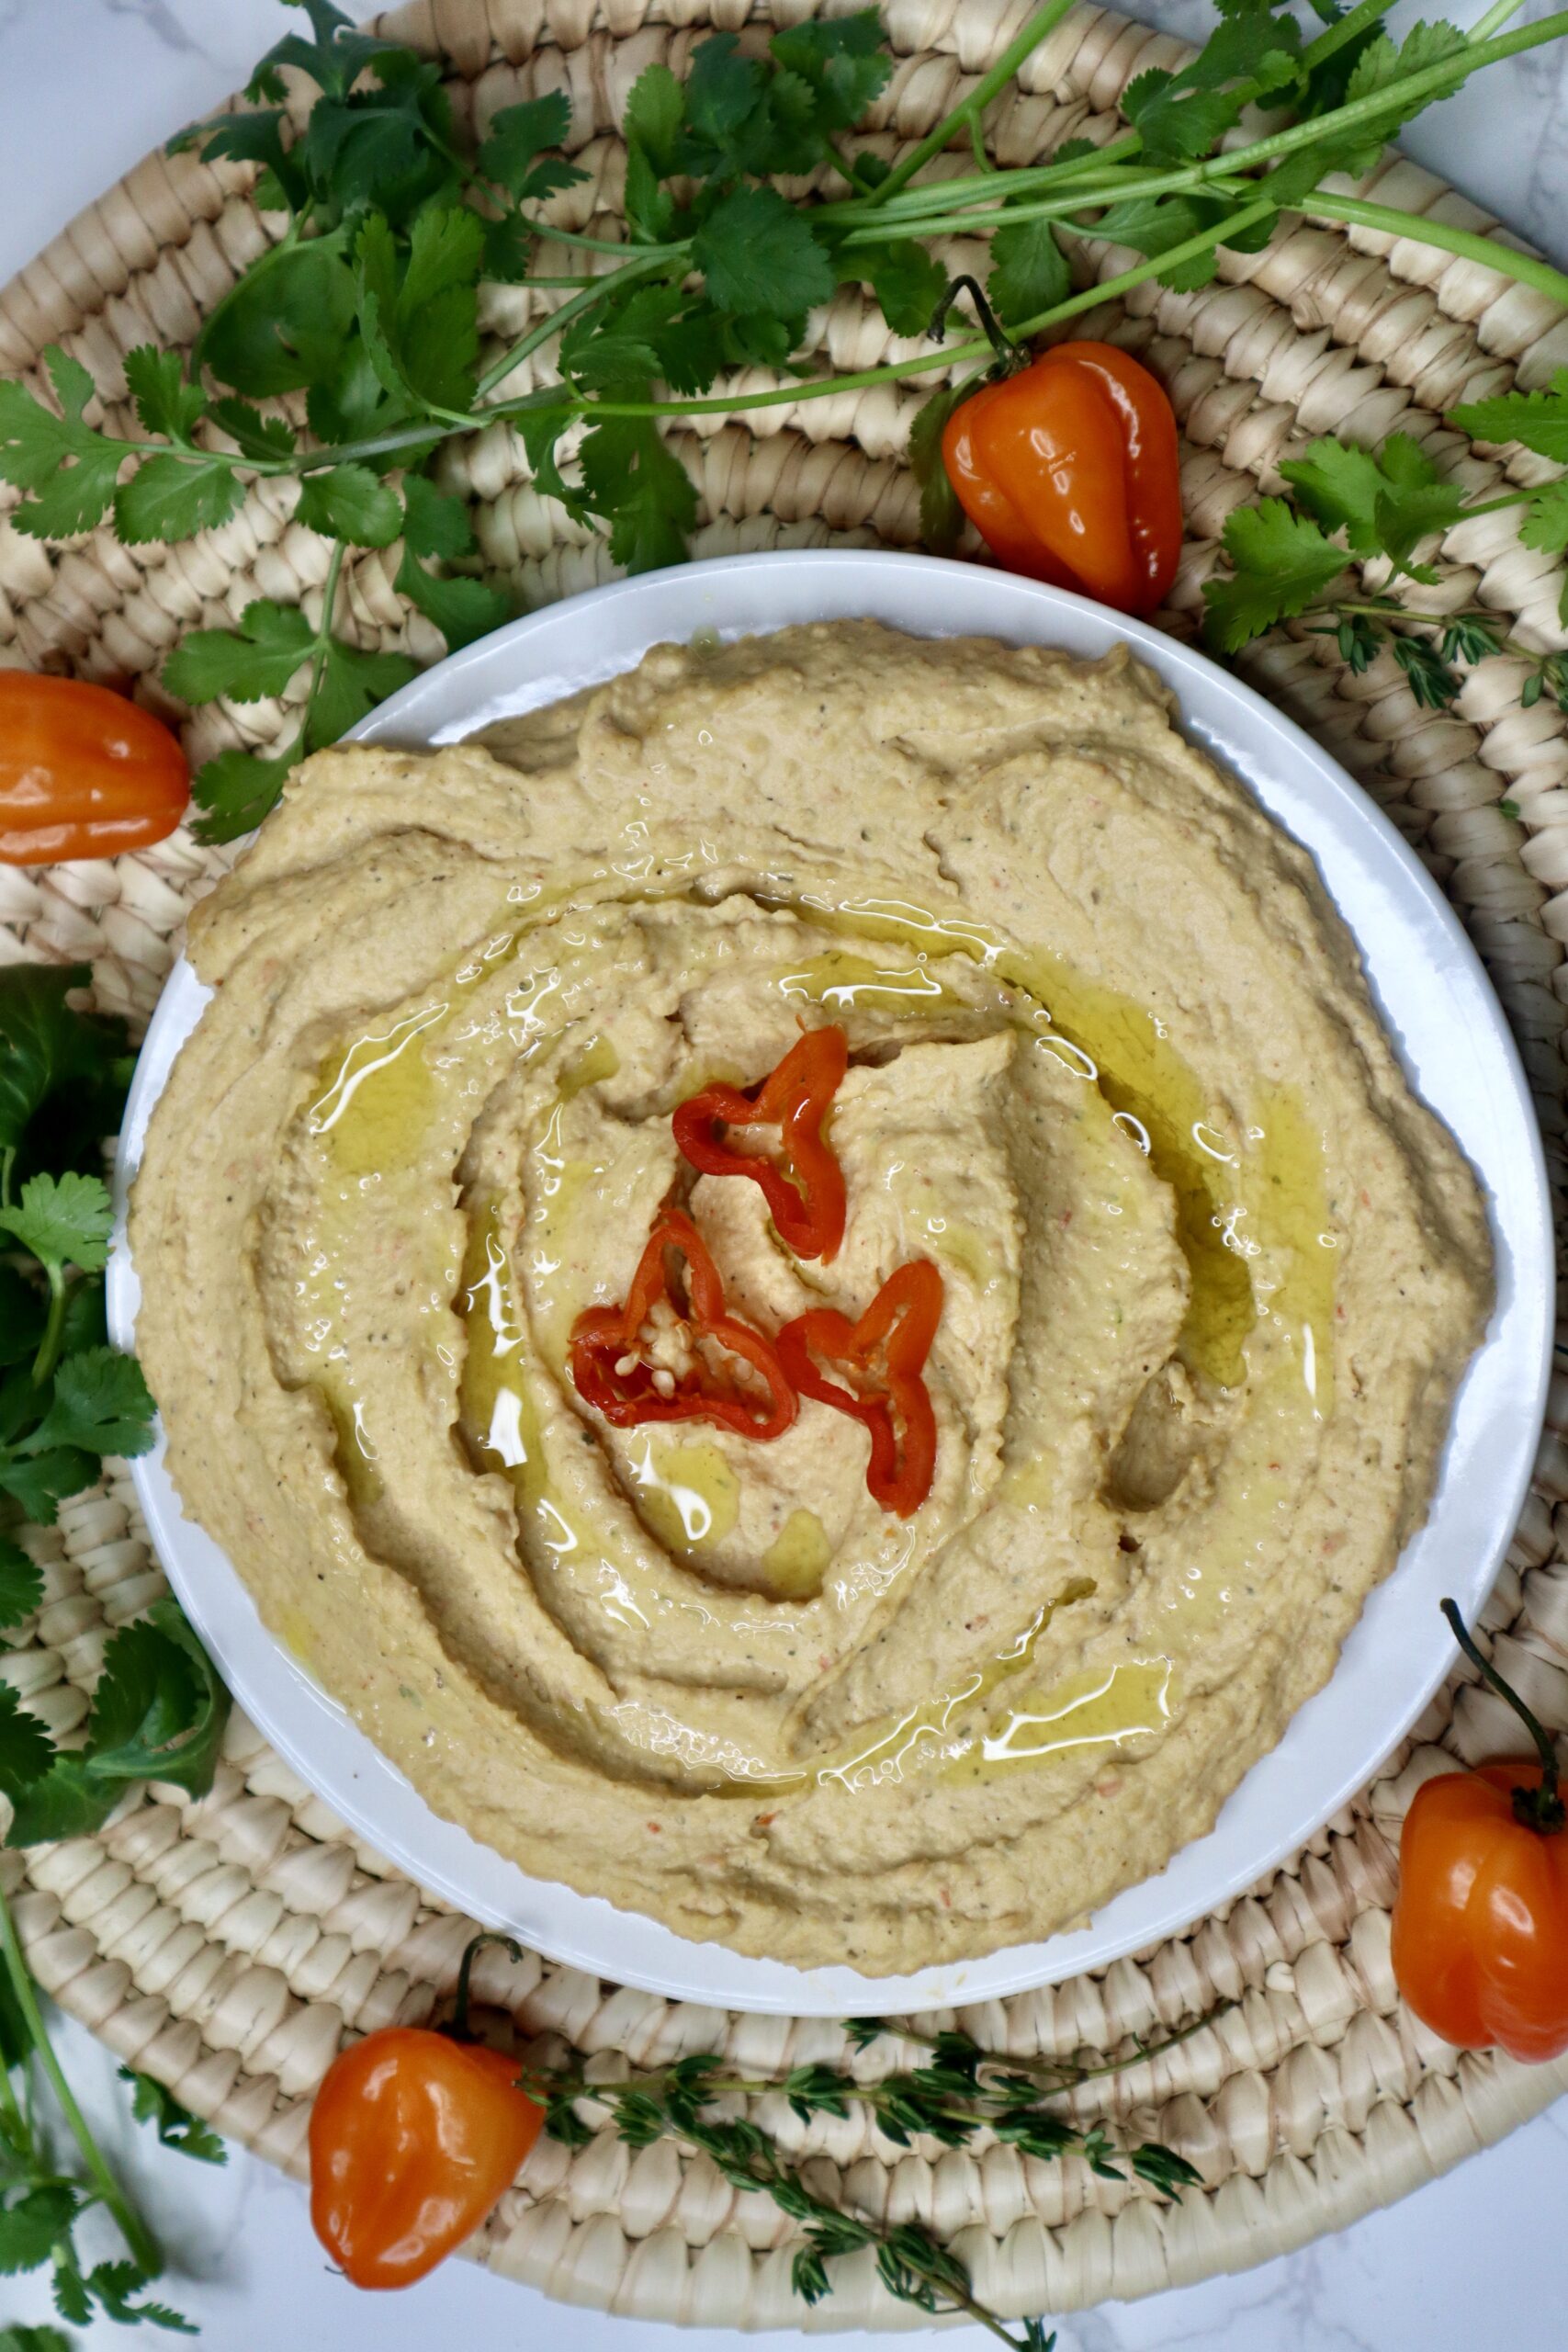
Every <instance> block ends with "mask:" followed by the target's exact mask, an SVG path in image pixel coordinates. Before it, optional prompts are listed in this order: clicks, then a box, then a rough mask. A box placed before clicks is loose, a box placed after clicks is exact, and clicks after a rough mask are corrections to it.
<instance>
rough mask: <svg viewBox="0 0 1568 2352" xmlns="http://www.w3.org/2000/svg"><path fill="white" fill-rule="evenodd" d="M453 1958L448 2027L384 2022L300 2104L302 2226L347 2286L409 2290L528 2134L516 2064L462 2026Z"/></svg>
mask: <svg viewBox="0 0 1568 2352" xmlns="http://www.w3.org/2000/svg"><path fill="white" fill-rule="evenodd" d="M491 1942H502V1943H505V1944H506V1948H507V1950H508V1951H510V1952H511V1954H512V1956H513V1959H517V1958H519V1957H520V1955H519V1953H518V1950H517V1946H516V1945H515V1944H514V1943H513V1942H512V1941H511V1940H510V1939H508V1938H505V1937H493V1936H488V1935H484V1936H476V1937H475V1939H474V1940H473V1942H472V1943H471V1944H470V1945H469V1946H468V1951H466V1952H465V1953H464V1954H463V1964H462V1967H461V1969H460V1971H459V1973H458V1976H457V2003H456V2008H455V2013H454V2017H453V2020H452V2027H451V2030H450V2031H448V2032H434V2031H430V2030H426V2029H424V2028H423V2027H420V2026H403V2025H389V2026H382V2027H380V2028H379V2029H378V2030H377V2031H376V2032H374V2033H367V2035H366V2036H365V2039H364V2040H363V2041H356V2042H355V2043H354V2045H353V2047H352V2048H351V2049H348V2050H345V2051H344V2052H342V2053H341V2054H340V2055H339V2056H338V2057H336V2058H334V2059H333V2063H332V2064H331V2065H330V2066H329V2067H328V2069H327V2072H326V2075H325V2078H324V2080H323V2081H322V2084H321V2089H320V2090H319V2091H318V2092H317V2093H316V2103H315V2106H314V2107H313V2108H312V2109H311V2111H310V2221H311V2225H312V2226H313V2228H314V2230H315V2233H316V2235H317V2236H318V2237H319V2238H320V2240H321V2244H322V2245H324V2246H325V2247H326V2249H327V2252H328V2253H329V2254H330V2255H331V2256H333V2260H334V2261H335V2262H336V2263H337V2264H338V2265H339V2266H340V2267H341V2268H342V2270H343V2272H344V2276H345V2277H346V2278H349V2279H351V2280H352V2282H353V2284H354V2285H355V2286H356V2287H412V2284H413V2282H414V2280H415V2279H416V2278H423V2277H424V2276H425V2274H426V2272H427V2271H431V2270H434V2267H435V2266H436V2264H437V2263H438V2262H440V2261H442V2260H443V2259H444V2258H445V2256H447V2255H449V2254H450V2253H451V2252H452V2249H453V2247H454V2246H457V2245H461V2244H462V2242H463V2240H464V2239H465V2238H466V2237H469V2236H471V2235H472V2233H473V2232H474V2231H475V2230H477V2229H478V2228H479V2223H480V2222H482V2221H483V2220H484V2218H485V2216H486V2214H487V2213H488V2212H489V2211H490V2210H491V2207H492V2206H493V2205H494V2203H495V2201H496V2199H497V2198H498V2197H499V2196H500V2195H501V2193H502V2189H504V2188H510V2187H511V2185H512V2182H513V2178H514V2177H515V2176H516V2172H517V2168H518V2166H519V2165H521V2163H522V2162H523V2159H524V2157H525V2155H526V2154H528V2151H529V2150H530V2149H531V2148H532V2146H533V2145H534V2143H535V2141H536V2139H537V2138H538V2136H539V2132H540V2129H541V2127H542V2126H543V2123H544V2120H545V2111H544V2109H543V2108H542V2107H541V2106H540V2105H539V2104H538V2102H537V2101H536V2099H532V2098H529V2097H528V2095H527V2093H526V2092H525V2091H523V2090H520V2089H519V2088H518V2087H517V2075H518V2071H519V2062H518V2061H517V2060H516V2059H515V2058H512V2057H508V2056H507V2054H506V2052H504V2051H501V2050H487V2049H485V2048H484V2047H483V2046H482V2045H481V2044H479V2043H478V2042H473V2041H468V2040H466V2039H465V2038H464V2037H465V2036H466V2034H467V2031H468V1973H469V1970H470V1968H471V1967H472V1964H473V1957H474V1953H475V1951H477V1950H478V1948H479V1945H480V1944H483V1943H491Z"/></svg>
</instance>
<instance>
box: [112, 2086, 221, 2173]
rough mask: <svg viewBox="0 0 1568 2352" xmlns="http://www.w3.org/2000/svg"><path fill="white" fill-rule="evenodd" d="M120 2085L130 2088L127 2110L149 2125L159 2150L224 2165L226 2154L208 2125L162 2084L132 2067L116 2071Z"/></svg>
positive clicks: (198, 2161)
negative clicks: (172, 2149) (124, 2084)
mask: <svg viewBox="0 0 1568 2352" xmlns="http://www.w3.org/2000/svg"><path fill="white" fill-rule="evenodd" d="M119 2079H120V2081H121V2082H122V2083H130V2086H131V2098H130V2111H131V2113H132V2115H134V2116H135V2118H136V2120H137V2121H138V2123H151V2124H152V2126H153V2128H154V2129H155V2131H157V2134H158V2143H159V2145H160V2146H161V2147H164V2148H175V2149H177V2150H178V2152H179V2154H181V2155H182V2156H194V2157H195V2158H196V2161H197V2163H198V2164H203V2165H226V2164H227V2163H228V2161H229V2151H228V2149H227V2148H226V2147H225V2146H224V2144H223V2142H222V2139H221V2138H220V2135H219V2133H218V2132H216V2131H214V2130H213V2129H212V2126H211V2124H210V2123H204V2122H203V2121H202V2120H201V2118H200V2116H198V2115H193V2114H192V2113H191V2111H190V2109H189V2108H188V2107H182V2106H181V2104H180V2102H179V2100H178V2099H177V2098H175V2095H174V2092H173V2091H172V2090H170V2089H169V2087H168V2086H167V2085H166V2084H164V2083H161V2082H159V2081H158V2080H157V2078H156V2076H155V2075H139V2074H138V2073H137V2072H136V2070H135V2068H134V2067H133V2066H122V2067H121V2068H120V2070H119Z"/></svg>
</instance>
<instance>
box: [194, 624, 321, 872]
mask: <svg viewBox="0 0 1568 2352" xmlns="http://www.w3.org/2000/svg"><path fill="white" fill-rule="evenodd" d="M191 641H192V640H191V639H189V638H188V637H187V638H186V645H189V644H190V643H191ZM296 667H298V664H296ZM300 757H301V752H300V746H299V743H297V742H295V743H291V744H290V745H289V747H288V750H287V751H286V752H280V753H278V755H277V756H276V758H273V759H267V758H265V757H264V756H263V755H262V754H261V753H259V752H238V751H229V752H218V753H217V754H216V755H215V756H214V757H213V758H212V759H210V760H208V761H206V762H205V763H204V764H203V765H202V766H201V767H199V768H197V772H196V774H195V775H194V776H193V777H192V778H191V787H190V796H191V798H192V800H193V801H194V802H195V803H196V806H197V808H198V809H200V810H201V812H202V813H201V815H200V817H199V818H198V819H197V823H196V827H195V831H196V838H197V841H198V842H232V841H238V840H239V838H240V835H241V834H242V833H249V832H254V830H255V828H256V827H257V826H258V825H259V824H260V823H261V820H262V819H263V818H264V817H265V815H266V813H267V811H268V809H274V808H276V805H277V799H278V796H279V794H280V793H281V792H282V790H283V787H284V785H285V783H286V782H287V780H288V771H289V769H290V768H291V767H293V765H294V764H295V763H296V761H297V760H299V758H300Z"/></svg>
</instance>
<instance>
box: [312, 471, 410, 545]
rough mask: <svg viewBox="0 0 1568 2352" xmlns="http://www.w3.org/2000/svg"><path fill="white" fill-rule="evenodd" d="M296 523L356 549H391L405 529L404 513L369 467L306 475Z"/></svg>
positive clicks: (395, 495)
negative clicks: (340, 540)
mask: <svg viewBox="0 0 1568 2352" xmlns="http://www.w3.org/2000/svg"><path fill="white" fill-rule="evenodd" d="M294 519H295V521H296V522H298V523H303V524H304V526H305V527H306V529H307V530H310V531H321V532H323V533H325V535H326V537H328V538H333V539H345V540H347V541H349V542H350V544H351V545H353V546H355V547H361V548H389V547H390V546H391V544H392V541H393V540H394V539H395V538H396V537H397V536H398V534H399V532H400V530H401V529H402V527H403V510H402V507H401V505H400V503H399V501H398V496H397V493H396V492H395V491H391V490H389V489H388V487H387V485H386V483H385V482H384V481H378V480H377V478H376V476H375V475H374V474H373V473H372V472H371V471H370V469H369V467H368V466H333V467H331V468H329V469H328V470H327V471H326V472H324V473H319V474H307V475H306V477H305V479H304V481H303V482H301V484H300V486H299V505H298V506H297V507H296V508H295V510H294Z"/></svg>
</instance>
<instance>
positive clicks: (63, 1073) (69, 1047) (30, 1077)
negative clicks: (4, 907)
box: [0, 964, 130, 1174]
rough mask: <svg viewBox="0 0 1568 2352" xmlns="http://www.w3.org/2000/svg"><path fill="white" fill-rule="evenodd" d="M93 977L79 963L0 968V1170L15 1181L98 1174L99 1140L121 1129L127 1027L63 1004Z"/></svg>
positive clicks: (126, 1073) (126, 1075)
mask: <svg viewBox="0 0 1568 2352" xmlns="http://www.w3.org/2000/svg"><path fill="white" fill-rule="evenodd" d="M92 977H93V976H92V973H91V972H90V971H89V970H88V968H87V967H86V966H85V964H68V965H63V966H59V965H56V966H49V965H42V964H12V965H8V966H6V967H5V968H4V969H0V1165H4V1163H5V1161H6V1158H7V1156H10V1157H11V1159H13V1160H14V1162H15V1163H16V1164H15V1166H14V1168H13V1173H14V1174H15V1173H19V1172H20V1170H21V1169H22V1168H23V1167H28V1166H31V1167H37V1166H40V1165H41V1166H48V1167H51V1168H55V1169H68V1168H76V1167H80V1166H84V1165H85V1166H86V1167H89V1168H92V1167H96V1166H98V1165H100V1164H101V1154H100V1151H99V1138H100V1136H106V1135H112V1134H113V1133H114V1131H115V1129H116V1128H117V1127H118V1124H119V1113H120V1106H121V1104H122V1103H123V1102H124V1100H125V1090H126V1087H127V1085H128V1084H129V1082H130V1051H129V1047H128V1045H127V1039H126V1030H125V1023H124V1022H123V1021H120V1020H118V1019H112V1018H110V1017H108V1016H107V1015H105V1014H101V1013H89V1012H75V1011H74V1010H73V1008H72V1006H71V1005H69V1004H68V1003H67V1002H66V998H67V996H68V995H69V994H70V993H71V991H72V990H73V989H85V988H86V987H87V986H88V985H89V983H90V982H91V979H92ZM35 1123H36V1125H35Z"/></svg>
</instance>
